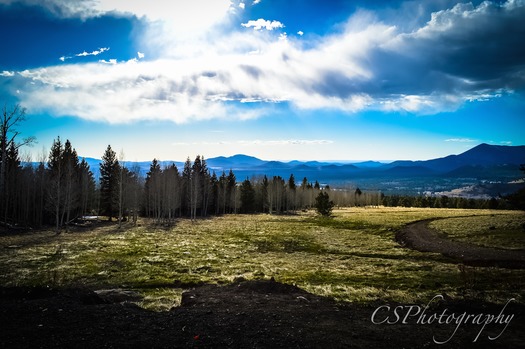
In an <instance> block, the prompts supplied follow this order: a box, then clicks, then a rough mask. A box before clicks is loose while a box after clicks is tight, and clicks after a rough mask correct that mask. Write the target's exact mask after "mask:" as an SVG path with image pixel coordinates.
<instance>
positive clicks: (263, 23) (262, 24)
mask: <svg viewBox="0 0 525 349" xmlns="http://www.w3.org/2000/svg"><path fill="white" fill-rule="evenodd" d="M241 25H242V26H243V27H245V28H253V30H261V29H263V28H264V29H266V30H274V29H277V28H284V24H282V23H281V22H279V21H268V20H265V19H262V18H259V19H258V20H256V21H254V20H250V21H248V22H246V23H241Z"/></svg>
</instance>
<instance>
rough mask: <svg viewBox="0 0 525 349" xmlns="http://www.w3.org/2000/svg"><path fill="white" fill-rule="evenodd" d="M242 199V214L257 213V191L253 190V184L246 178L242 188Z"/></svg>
mask: <svg viewBox="0 0 525 349" xmlns="http://www.w3.org/2000/svg"><path fill="white" fill-rule="evenodd" d="M240 197H241V212H242V213H253V212H255V190H254V189H253V186H252V183H251V182H250V180H249V179H248V178H246V179H245V180H244V181H243V182H242V183H241V187H240Z"/></svg>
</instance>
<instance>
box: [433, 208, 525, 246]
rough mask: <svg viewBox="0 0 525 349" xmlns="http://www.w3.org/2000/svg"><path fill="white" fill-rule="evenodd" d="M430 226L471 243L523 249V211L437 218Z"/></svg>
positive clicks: (524, 226) (524, 224) (524, 238)
mask: <svg viewBox="0 0 525 349" xmlns="http://www.w3.org/2000/svg"><path fill="white" fill-rule="evenodd" d="M431 227H432V228H434V229H437V230H439V231H441V232H443V233H445V234H446V235H447V236H448V238H450V239H454V240H458V241H464V242H469V243H472V244H476V245H480V246H488V247H498V248H505V249H525V215H524V214H523V212H513V213H509V214H499V215H484V216H478V217H462V218H452V219H445V220H439V221H435V222H432V223H431Z"/></svg>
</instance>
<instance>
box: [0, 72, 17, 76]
mask: <svg viewBox="0 0 525 349" xmlns="http://www.w3.org/2000/svg"><path fill="white" fill-rule="evenodd" d="M0 76H5V77H11V76H15V72H14V71H9V70H4V71H3V72H1V73H0Z"/></svg>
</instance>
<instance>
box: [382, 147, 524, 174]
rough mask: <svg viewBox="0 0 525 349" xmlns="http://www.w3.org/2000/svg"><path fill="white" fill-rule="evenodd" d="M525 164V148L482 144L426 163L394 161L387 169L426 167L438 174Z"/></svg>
mask: <svg viewBox="0 0 525 349" xmlns="http://www.w3.org/2000/svg"><path fill="white" fill-rule="evenodd" d="M524 162H525V146H505V145H489V144H486V143H483V144H480V145H478V146H476V147H474V148H472V149H470V150H467V151H466V152H464V153H461V154H459V155H449V156H446V157H444V158H438V159H432V160H426V161H394V162H392V163H390V164H387V165H385V167H386V168H393V167H397V166H403V167H410V166H419V167H426V168H428V169H430V170H433V171H436V172H438V173H447V172H451V171H453V170H455V169H458V168H461V167H465V166H481V167H487V166H494V165H519V164H522V163H524Z"/></svg>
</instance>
